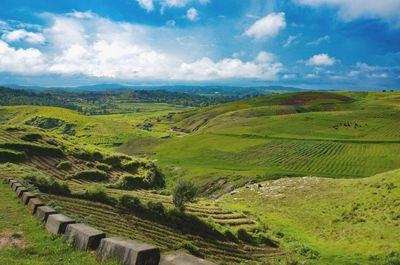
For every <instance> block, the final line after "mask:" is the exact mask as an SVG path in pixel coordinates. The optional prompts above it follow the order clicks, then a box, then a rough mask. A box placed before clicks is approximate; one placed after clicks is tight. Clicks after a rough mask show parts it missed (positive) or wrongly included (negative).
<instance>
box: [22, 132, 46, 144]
mask: <svg viewBox="0 0 400 265" xmlns="http://www.w3.org/2000/svg"><path fill="white" fill-rule="evenodd" d="M21 139H22V140H25V141H29V142H31V141H37V140H40V139H42V135H41V134H39V133H27V134H24V135H22V136H21Z"/></svg>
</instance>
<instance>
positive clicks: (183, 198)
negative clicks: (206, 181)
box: [172, 181, 197, 211]
mask: <svg viewBox="0 0 400 265" xmlns="http://www.w3.org/2000/svg"><path fill="white" fill-rule="evenodd" d="M196 194H197V188H196V187H195V186H194V185H193V183H191V182H184V181H182V182H179V183H178V184H177V185H176V186H175V188H174V190H173V193H172V199H173V203H174V205H175V207H176V208H177V209H178V210H180V211H184V210H185V203H186V202H190V201H192V200H193V199H194V197H195V196H196Z"/></svg>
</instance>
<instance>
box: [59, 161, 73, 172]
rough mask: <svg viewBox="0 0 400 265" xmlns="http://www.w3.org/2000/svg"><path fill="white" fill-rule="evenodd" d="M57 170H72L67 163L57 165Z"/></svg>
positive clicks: (70, 165)
mask: <svg viewBox="0 0 400 265" xmlns="http://www.w3.org/2000/svg"><path fill="white" fill-rule="evenodd" d="M57 168H58V169H62V170H70V169H71V168H72V164H71V162H69V161H61V162H60V163H58V165H57Z"/></svg>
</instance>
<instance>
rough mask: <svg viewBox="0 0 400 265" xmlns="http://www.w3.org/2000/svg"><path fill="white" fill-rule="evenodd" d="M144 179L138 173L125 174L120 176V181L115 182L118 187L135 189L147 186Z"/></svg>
mask: <svg viewBox="0 0 400 265" xmlns="http://www.w3.org/2000/svg"><path fill="white" fill-rule="evenodd" d="M147 186H148V185H147V183H145V182H144V179H143V178H142V177H140V176H138V175H130V174H125V175H123V176H121V177H120V179H119V181H118V182H117V183H116V184H115V187H116V188H119V189H124V190H134V189H140V188H145V187H147Z"/></svg>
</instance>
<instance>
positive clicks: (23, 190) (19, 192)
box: [15, 187, 28, 198]
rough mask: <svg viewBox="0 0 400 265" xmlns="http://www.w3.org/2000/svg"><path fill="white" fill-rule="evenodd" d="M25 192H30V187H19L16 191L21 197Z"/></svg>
mask: <svg viewBox="0 0 400 265" xmlns="http://www.w3.org/2000/svg"><path fill="white" fill-rule="evenodd" d="M24 192H28V189H27V188H25V187H18V188H17V190H16V191H15V193H16V194H17V196H18V197H19V198H21V196H22V194H23V193H24Z"/></svg>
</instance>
